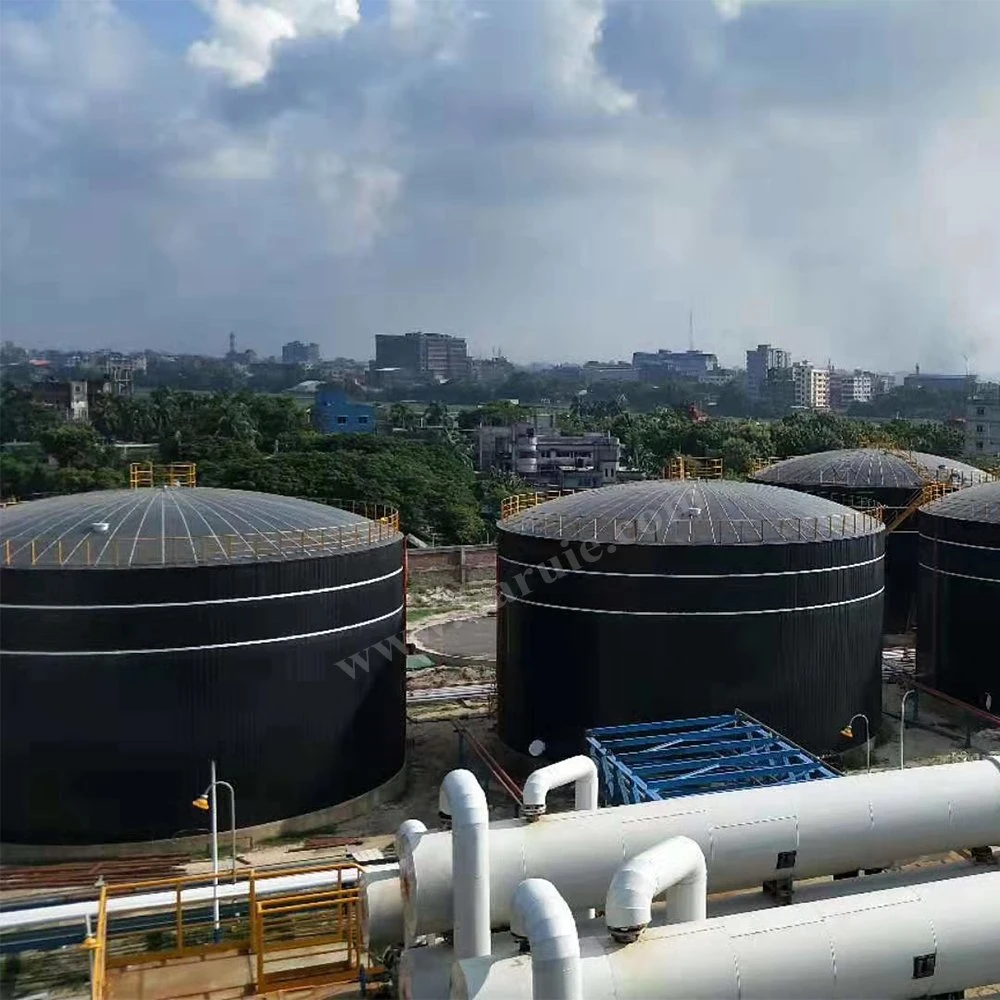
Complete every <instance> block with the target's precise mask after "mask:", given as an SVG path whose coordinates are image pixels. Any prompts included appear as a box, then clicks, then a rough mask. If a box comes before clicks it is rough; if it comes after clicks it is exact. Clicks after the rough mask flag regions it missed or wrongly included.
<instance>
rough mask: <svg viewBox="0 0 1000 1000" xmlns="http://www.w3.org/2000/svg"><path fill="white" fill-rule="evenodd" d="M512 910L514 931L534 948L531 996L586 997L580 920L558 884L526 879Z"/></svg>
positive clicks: (577, 999)
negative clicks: (582, 969) (577, 926)
mask: <svg viewBox="0 0 1000 1000" xmlns="http://www.w3.org/2000/svg"><path fill="white" fill-rule="evenodd" d="M511 909H512V911H513V912H512V914H511V928H510V929H511V933H512V934H513V935H514V936H515V937H518V938H522V939H526V940H527V942H528V946H529V948H530V950H531V995H532V996H533V997H537V998H539V1000H583V980H582V979H581V976H580V938H579V937H578V935H577V929H576V921H575V920H574V919H573V914H572V912H571V911H570V908H569V907H568V906H567V905H566V901H565V900H564V899H563V898H562V896H560V895H559V891H558V890H557V889H556V887H555V886H554V885H553V884H552V883H551V882H547V881H546V880H545V879H543V878H529V879H525V880H524V881H523V882H522V883H521V884H520V885H519V886H518V887H517V889H516V890H515V891H514V898H513V900H512V901H511Z"/></svg>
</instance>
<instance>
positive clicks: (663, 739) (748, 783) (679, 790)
mask: <svg viewBox="0 0 1000 1000" xmlns="http://www.w3.org/2000/svg"><path fill="white" fill-rule="evenodd" d="M587 746H588V749H589V752H590V756H591V758H592V759H593V761H594V763H595V764H596V765H597V771H598V774H599V775H600V782H601V798H602V805H623V804H628V803H635V802H649V801H651V800H656V799H667V798H672V797H674V796H678V795H694V794H697V793H699V792H721V791H730V790H732V789H736V788H751V787H756V786H759V785H785V784H789V783H791V782H796V781H814V780H816V779H819V778H836V777H838V776H839V774H840V772H839V771H838V770H837V769H836V768H834V767H831V766H830V765H829V764H827V763H825V762H824V761H822V760H820V759H819V758H818V757H815V756H813V755H812V754H811V753H809V752H808V751H806V750H803V749H802V747H800V746H798V745H797V744H795V743H793V742H792V741H791V740H789V739H788V738H787V737H785V736H782V735H781V734H780V733H778V732H775V731H774V730H773V729H771V728H769V727H768V726H765V725H764V724H763V723H762V722H760V721H758V720H757V719H755V718H753V717H752V716H750V715H747V714H746V713H745V712H741V711H739V710H737V711H736V712H734V713H733V714H732V715H710V716H705V717H704V718H700V719H675V720H671V721H668V722H647V723H638V724H635V725H628V726H603V727H600V728H597V729H590V730H588V731H587Z"/></svg>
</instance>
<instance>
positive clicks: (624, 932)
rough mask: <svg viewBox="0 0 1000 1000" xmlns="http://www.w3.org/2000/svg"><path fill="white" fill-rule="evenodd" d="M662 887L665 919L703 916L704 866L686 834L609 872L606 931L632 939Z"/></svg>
mask: <svg viewBox="0 0 1000 1000" xmlns="http://www.w3.org/2000/svg"><path fill="white" fill-rule="evenodd" d="M521 884H522V885H524V883H523V882H522V883H521ZM662 892H666V894H667V923H669V924H681V923H688V922H690V921H693V920H704V919H705V918H706V916H707V909H708V869H707V868H706V866H705V855H704V854H702V852H701V848H700V847H699V846H698V845H697V844H696V843H695V842H694V841H693V840H692V839H691V838H690V837H671V838H670V839H669V840H665V841H663V843H661V844H657V845H656V846H655V847H651V848H650V849H649V850H648V851H642V852H641V853H640V854H637V855H636V856H635V857H634V858H629V859H628V861H626V862H625V863H624V864H623V865H622V866H621V868H619V869H618V871H616V872H615V877H614V878H613V879H612V880H611V885H610V886H609V887H608V895H607V899H606V900H605V903H604V920H605V923H606V924H607V925H608V931H609V932H610V934H611V936H612V937H613V938H614V939H615V940H616V941H635V940H636V939H637V938H638V937H639V935H640V934H641V933H642V931H643V929H644V928H646V927H648V926H649V924H650V923H651V922H652V920H653V900H654V899H656V897H657V896H659V895H660V894H661V893H662Z"/></svg>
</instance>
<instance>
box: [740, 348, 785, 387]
mask: <svg viewBox="0 0 1000 1000" xmlns="http://www.w3.org/2000/svg"><path fill="white" fill-rule="evenodd" d="M791 366H792V355H791V353H790V352H788V351H785V350H782V348H780V347H772V346H771V345H770V344H758V345H757V349H756V350H754V351H747V393H748V394H749V396H750V398H751V399H760V398H761V395H762V394H763V391H764V387H765V385H766V383H767V379H768V373H769V372H771V371H776V370H778V371H780V370H782V369H785V368H791Z"/></svg>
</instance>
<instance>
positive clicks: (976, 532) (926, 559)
mask: <svg viewBox="0 0 1000 1000" xmlns="http://www.w3.org/2000/svg"><path fill="white" fill-rule="evenodd" d="M918 526H919V531H920V622H921V625H920V628H919V629H918V630H917V670H918V671H919V673H920V675H921V676H922V677H924V678H926V679H927V680H928V682H929V683H931V684H932V685H933V686H935V687H937V688H940V689H941V690H942V691H945V692H947V693H948V694H951V695H954V696H955V697H956V698H960V699H962V701H966V702H969V703H970V704H973V705H976V706H977V707H979V708H983V709H987V710H989V711H992V712H993V713H994V714H1000V655H998V654H997V652H996V649H995V646H994V644H993V643H992V642H991V641H990V639H989V635H990V632H991V629H992V628H993V626H994V624H995V622H996V617H997V613H998V612H1000V482H992V483H986V484H984V485H981V486H973V487H970V488H969V489H967V490H962V492H961V493H953V494H951V495H950V496H947V497H945V498H944V499H942V500H938V501H936V502H935V503H932V504H928V505H927V506H926V507H924V508H922V509H921V511H920V515H919V518H918Z"/></svg>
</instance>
